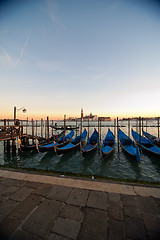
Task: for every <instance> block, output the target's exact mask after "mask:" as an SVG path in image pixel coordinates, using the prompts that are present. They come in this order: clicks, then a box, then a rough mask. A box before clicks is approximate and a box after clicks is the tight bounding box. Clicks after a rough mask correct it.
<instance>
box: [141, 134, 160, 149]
mask: <svg viewBox="0 0 160 240" xmlns="http://www.w3.org/2000/svg"><path fill="white" fill-rule="evenodd" d="M143 135H144V136H145V137H147V138H148V139H149V140H151V141H153V143H154V144H155V145H157V146H158V147H160V138H157V137H156V136H154V135H151V134H150V133H148V132H145V131H143Z"/></svg>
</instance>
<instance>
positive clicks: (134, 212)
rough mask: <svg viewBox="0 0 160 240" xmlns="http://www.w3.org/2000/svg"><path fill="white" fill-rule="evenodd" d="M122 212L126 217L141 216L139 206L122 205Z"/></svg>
mask: <svg viewBox="0 0 160 240" xmlns="http://www.w3.org/2000/svg"><path fill="white" fill-rule="evenodd" d="M123 212H124V215H125V216H128V217H134V218H142V215H141V212H140V210H139V208H136V207H130V206H123Z"/></svg>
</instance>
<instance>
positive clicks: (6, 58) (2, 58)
mask: <svg viewBox="0 0 160 240" xmlns="http://www.w3.org/2000/svg"><path fill="white" fill-rule="evenodd" d="M31 32H32V31H31ZM31 32H30V33H29V34H28V36H27V39H26V41H25V43H24V46H23V48H22V49H21V51H20V54H19V56H18V57H17V59H16V60H14V58H13V57H11V55H10V54H9V53H8V52H7V50H6V49H4V48H3V47H2V46H0V49H1V50H2V52H3V54H2V55H0V63H1V65H2V66H3V67H4V68H5V69H6V70H11V69H16V68H17V66H18V64H19V63H20V61H21V59H22V57H23V54H24V51H25V49H26V47H27V45H28V42H29V40H30V36H31Z"/></svg>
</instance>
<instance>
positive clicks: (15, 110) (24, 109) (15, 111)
mask: <svg viewBox="0 0 160 240" xmlns="http://www.w3.org/2000/svg"><path fill="white" fill-rule="evenodd" d="M20 110H22V112H23V113H26V111H27V109H26V108H24V107H21V108H19V109H17V108H16V107H14V124H16V113H17V111H20Z"/></svg>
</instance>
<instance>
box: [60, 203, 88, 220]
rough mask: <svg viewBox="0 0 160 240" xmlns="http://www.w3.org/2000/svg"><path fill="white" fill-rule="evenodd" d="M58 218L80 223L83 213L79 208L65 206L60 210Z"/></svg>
mask: <svg viewBox="0 0 160 240" xmlns="http://www.w3.org/2000/svg"><path fill="white" fill-rule="evenodd" d="M60 217H63V218H68V219H73V220H76V221H78V222H82V220H83V217H84V213H83V211H82V210H81V208H80V207H76V206H72V205H65V207H64V208H63V209H62V212H61V213H60Z"/></svg>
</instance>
